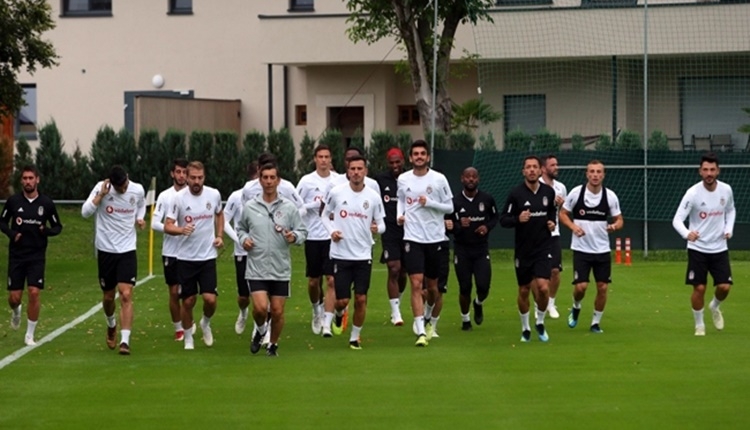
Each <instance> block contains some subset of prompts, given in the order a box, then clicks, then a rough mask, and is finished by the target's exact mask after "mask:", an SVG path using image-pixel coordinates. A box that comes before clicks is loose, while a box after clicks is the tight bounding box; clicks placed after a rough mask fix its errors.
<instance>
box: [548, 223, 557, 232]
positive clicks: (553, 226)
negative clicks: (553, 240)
mask: <svg viewBox="0 0 750 430" xmlns="http://www.w3.org/2000/svg"><path fill="white" fill-rule="evenodd" d="M556 225H557V224H555V222H554V221H549V220H547V228H548V229H549V231H554V230H555V226H556Z"/></svg>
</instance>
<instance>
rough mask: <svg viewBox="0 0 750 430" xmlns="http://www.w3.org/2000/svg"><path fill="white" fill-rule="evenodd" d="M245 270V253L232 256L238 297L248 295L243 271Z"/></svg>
mask: <svg viewBox="0 0 750 430" xmlns="http://www.w3.org/2000/svg"><path fill="white" fill-rule="evenodd" d="M246 271H247V255H235V256H234V275H235V281H236V282H237V295H238V296H239V297H250V288H248V286H247V280H246V279H245V272H246Z"/></svg>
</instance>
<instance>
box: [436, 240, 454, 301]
mask: <svg viewBox="0 0 750 430" xmlns="http://www.w3.org/2000/svg"><path fill="white" fill-rule="evenodd" d="M441 244H442V247H441V248H440V249H439V250H438V254H440V272H439V273H438V291H440V292H441V293H442V294H445V293H447V292H448V275H450V273H451V243H450V242H449V241H447V240H446V241H445V242H441Z"/></svg>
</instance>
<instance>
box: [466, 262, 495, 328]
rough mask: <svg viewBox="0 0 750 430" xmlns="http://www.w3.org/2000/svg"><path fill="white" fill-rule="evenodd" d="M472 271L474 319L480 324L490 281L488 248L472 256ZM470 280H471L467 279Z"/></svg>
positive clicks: (490, 271) (490, 264)
mask: <svg viewBox="0 0 750 430" xmlns="http://www.w3.org/2000/svg"><path fill="white" fill-rule="evenodd" d="M471 263H472V269H471V270H472V272H474V281H475V283H476V287H477V297H476V299H474V302H473V305H474V321H475V322H476V323H477V325H480V324H481V323H482V321H484V301H485V300H487V297H488V296H489V294H490V283H491V282H492V263H491V261H490V253H489V250H487V249H484V250H482V252H481V253H478V254H476V255H474V258H472V262H471ZM469 282H471V281H469Z"/></svg>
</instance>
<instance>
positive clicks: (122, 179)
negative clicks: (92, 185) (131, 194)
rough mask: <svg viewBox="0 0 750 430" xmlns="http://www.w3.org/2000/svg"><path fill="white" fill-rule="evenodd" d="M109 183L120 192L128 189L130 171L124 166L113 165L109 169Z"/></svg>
mask: <svg viewBox="0 0 750 430" xmlns="http://www.w3.org/2000/svg"><path fill="white" fill-rule="evenodd" d="M109 183H110V185H112V188H114V189H115V191H117V192H118V193H120V194H123V193H125V191H126V190H127V189H128V173H127V172H126V171H125V169H124V168H123V167H122V166H112V170H110V171H109Z"/></svg>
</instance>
